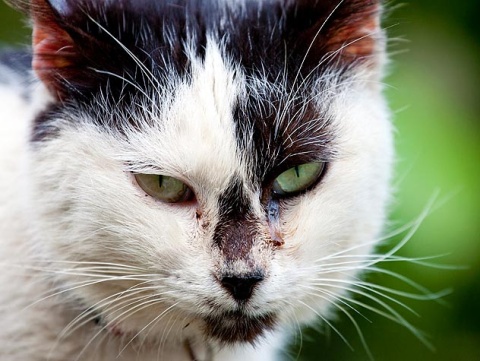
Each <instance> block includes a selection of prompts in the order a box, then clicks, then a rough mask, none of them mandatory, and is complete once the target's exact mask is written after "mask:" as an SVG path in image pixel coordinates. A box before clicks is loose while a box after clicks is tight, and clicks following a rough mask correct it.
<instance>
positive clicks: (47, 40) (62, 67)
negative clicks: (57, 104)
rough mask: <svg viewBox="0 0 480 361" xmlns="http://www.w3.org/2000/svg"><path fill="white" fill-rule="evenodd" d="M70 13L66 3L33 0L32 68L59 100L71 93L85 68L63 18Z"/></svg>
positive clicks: (61, 1)
mask: <svg viewBox="0 0 480 361" xmlns="http://www.w3.org/2000/svg"><path fill="white" fill-rule="evenodd" d="M68 11H69V2H68V1H67V0H31V3H30V17H31V21H32V23H33V24H32V25H33V39H32V46H33V60H32V68H33V70H34V72H35V73H36V75H37V76H38V78H39V79H40V80H41V81H42V82H43V83H44V84H45V85H46V87H47V88H48V90H49V91H50V92H51V93H52V95H54V97H55V98H57V99H62V98H64V97H65V96H66V94H67V93H69V90H71V89H69V88H71V87H74V86H75V84H74V83H75V80H76V79H78V78H79V76H80V74H78V73H79V72H81V70H82V69H84V67H85V63H86V59H85V58H84V57H83V56H82V54H81V53H80V51H79V49H78V48H77V46H76V44H75V42H74V41H73V39H72V36H71V34H70V33H69V32H68V31H67V26H66V24H65V21H64V20H63V16H62V15H65V13H66V12H68Z"/></svg>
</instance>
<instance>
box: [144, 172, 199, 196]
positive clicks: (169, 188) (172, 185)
mask: <svg viewBox="0 0 480 361" xmlns="http://www.w3.org/2000/svg"><path fill="white" fill-rule="evenodd" d="M135 179H136V180H137V183H138V185H139V186H140V188H142V189H143V190H144V191H145V193H147V194H148V195H149V196H151V197H153V198H155V199H158V200H160V201H162V202H166V203H179V202H187V201H189V200H191V199H192V198H193V192H192V190H191V189H190V188H188V186H187V185H186V184H185V183H183V182H182V181H181V180H178V179H176V178H173V177H169V176H166V175H158V174H135Z"/></svg>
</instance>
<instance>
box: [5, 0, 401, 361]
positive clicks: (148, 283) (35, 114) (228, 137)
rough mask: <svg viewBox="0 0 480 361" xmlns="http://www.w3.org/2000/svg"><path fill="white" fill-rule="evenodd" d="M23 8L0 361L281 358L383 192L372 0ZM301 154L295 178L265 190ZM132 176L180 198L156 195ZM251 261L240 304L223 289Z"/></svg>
mask: <svg viewBox="0 0 480 361" xmlns="http://www.w3.org/2000/svg"><path fill="white" fill-rule="evenodd" d="M179 9H180V10H179ZM28 11H29V12H30V16H31V18H32V23H33V26H34V29H35V34H36V37H35V39H34V46H33V67H34V70H35V72H34V73H30V72H28V71H27V70H26V69H23V70H22V68H21V67H16V70H14V69H13V68H12V67H11V65H9V64H10V63H11V60H8V61H4V62H3V63H4V64H3V65H1V66H0V79H1V80H0V102H1V109H2V113H1V114H2V115H1V119H0V137H1V138H0V139H1V141H0V145H1V149H0V168H1V169H2V171H1V173H0V267H1V272H0V284H1V285H2V287H1V288H2V291H1V292H0V320H2V327H1V328H0V344H2V347H1V348H0V358H1V359H2V360H9V361H23V360H25V361H27V360H28V361H40V360H51V361H65V360H88V361H109V360H136V359H138V360H142V361H150V360H151V361H153V360H169V361H176V360H178V361H184V360H219V361H234V360H244V359H247V358H248V359H249V360H252V361H253V360H259V361H260V360H262V361H268V360H279V359H280V358H281V356H280V352H281V350H282V348H283V347H284V346H285V345H286V342H287V338H288V337H289V336H290V335H291V334H292V333H295V332H297V329H298V327H299V326H301V325H306V324H310V323H312V322H314V321H315V320H316V319H317V318H319V317H320V318H322V319H324V321H325V322H327V323H328V322H329V321H328V319H329V318H330V314H331V311H332V310H334V308H335V304H336V303H338V302H340V300H341V299H342V297H343V295H344V294H345V293H346V292H347V291H348V289H349V286H348V285H349V282H350V281H351V280H352V279H353V278H354V277H357V274H358V273H359V272H361V270H362V269H363V268H364V267H365V266H366V265H367V264H369V263H370V262H372V258H371V257H370V254H371V251H372V249H373V248H374V246H375V244H376V243H377V241H378V240H379V239H380V234H381V230H382V226H383V223H384V221H385V217H386V216H385V208H386V205H387V203H388V199H389V193H390V192H389V180H390V174H391V163H392V157H393V151H392V136H391V125H390V122H389V112H388V110H387V107H386V104H385V101H384V99H383V96H382V94H381V91H382V87H381V85H380V83H379V81H380V79H381V75H382V68H383V63H384V57H385V55H384V49H383V47H384V40H383V33H382V31H381V30H380V27H379V16H380V4H379V3H378V2H376V1H361V0H345V1H323V2H322V1H319V2H316V1H298V2H295V1H280V0H269V1H266V0H265V1H258V2H250V1H241V0H239V1H231V2H226V3H224V2H220V1H218V2H217V1H212V2H198V1H193V0H192V1H187V0H182V1H180V0H179V1H164V2H158V1H153V0H152V1H147V0H143V1H138V2H137V1H133V0H128V1H127V0H122V1H118V2H103V1H93V0H82V1H75V2H74V1H68V0H61V1H50V2H49V1H47V0H34V1H32V4H31V7H28ZM260 27H262V28H260ZM275 54H276V55H275ZM23 56H24V55H23ZM11 58H12V57H8V59H11ZM5 59H7V58H5ZM19 68H20V70H19ZM313 161H314V162H324V163H325V164H326V167H325V168H326V171H325V172H324V174H323V176H322V177H321V178H319V179H318V181H317V182H316V183H315V184H314V185H313V186H311V187H310V188H309V189H307V190H306V191H304V192H302V193H300V194H297V195H295V196H292V197H288V198H275V197H273V196H272V194H271V192H272V188H271V187H272V182H273V180H274V179H275V178H276V177H277V176H278V175H279V174H281V173H282V172H283V171H285V170H286V169H289V168H291V167H293V166H295V165H298V164H303V163H308V162H313ZM138 173H147V174H162V175H167V176H171V177H174V178H177V179H179V180H181V181H183V182H185V183H186V184H187V185H188V186H189V187H190V188H191V189H192V190H193V191H194V193H195V199H194V201H191V202H186V203H181V204H167V203H162V202H160V201H158V200H155V199H154V198H152V197H150V196H148V195H147V194H145V192H144V191H143V190H142V189H141V188H140V187H139V186H138V185H137V183H136V181H135V177H134V174H138ZM373 262H374V261H373ZM252 275H255V277H258V284H256V285H255V287H254V288H253V291H252V293H251V295H249V296H248V297H246V299H242V300H239V299H236V298H235V297H232V294H231V292H229V290H228V289H226V287H225V285H224V283H222V279H225V277H246V276H249V277H252Z"/></svg>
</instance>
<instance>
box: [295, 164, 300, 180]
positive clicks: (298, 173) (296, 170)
mask: <svg viewBox="0 0 480 361" xmlns="http://www.w3.org/2000/svg"><path fill="white" fill-rule="evenodd" d="M294 169H295V174H296V175H297V178H300V172H299V170H298V165H296V166H295V168H294Z"/></svg>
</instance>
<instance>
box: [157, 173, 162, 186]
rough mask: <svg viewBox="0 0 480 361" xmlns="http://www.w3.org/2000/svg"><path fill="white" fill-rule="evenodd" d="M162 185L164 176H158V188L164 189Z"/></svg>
mask: <svg viewBox="0 0 480 361" xmlns="http://www.w3.org/2000/svg"><path fill="white" fill-rule="evenodd" d="M162 184H163V176H162V175H159V176H158V187H159V188H162Z"/></svg>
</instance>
